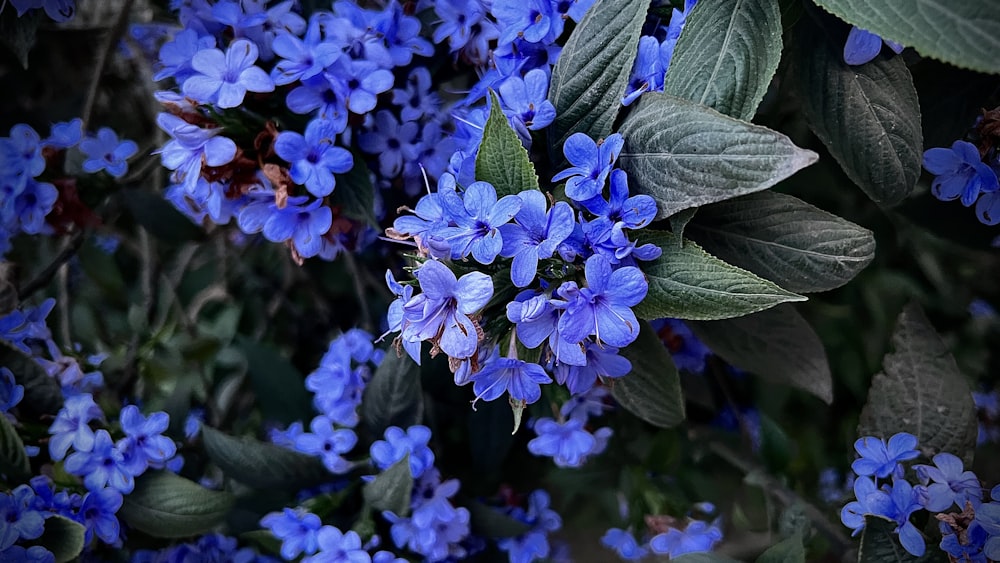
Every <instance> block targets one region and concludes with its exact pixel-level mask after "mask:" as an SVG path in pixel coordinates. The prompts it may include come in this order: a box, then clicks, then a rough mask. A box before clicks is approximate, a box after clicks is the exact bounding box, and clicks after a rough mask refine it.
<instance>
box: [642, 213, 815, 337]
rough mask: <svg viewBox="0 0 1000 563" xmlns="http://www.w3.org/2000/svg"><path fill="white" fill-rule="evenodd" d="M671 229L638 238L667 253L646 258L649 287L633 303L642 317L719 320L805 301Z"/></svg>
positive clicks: (644, 234)
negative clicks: (679, 236)
mask: <svg viewBox="0 0 1000 563" xmlns="http://www.w3.org/2000/svg"><path fill="white" fill-rule="evenodd" d="M677 239H678V237H676V236H674V235H673V234H671V233H667V232H657V231H646V232H644V233H643V234H642V235H641V236H640V237H639V242H640V243H652V244H655V245H656V246H659V247H660V248H661V249H662V250H663V253H662V254H661V255H660V257H659V258H657V259H656V260H653V261H652V262H647V263H644V264H642V266H641V267H642V270H643V272H645V274H646V278H647V279H648V280H649V293H648V294H647V295H646V298H645V299H644V300H643V301H642V303H639V305H637V306H636V307H634V310H635V314H636V315H638V316H639V317H640V318H643V319H660V318H664V317H672V318H678V319H692V320H717V319H727V318H731V317H739V316H742V315H749V314H750V313H756V312H757V311H762V310H764V309H767V308H769V307H773V306H775V305H777V304H779V303H784V302H786V301H804V300H805V297H802V296H801V295H796V294H794V293H790V292H788V291H785V290H783V289H781V288H780V287H778V286H777V285H775V284H773V283H771V282H769V281H767V280H765V279H762V278H759V277H757V276H756V275H754V274H752V273H750V272H747V271H746V270H742V269H740V268H737V267H736V266H732V265H730V264H727V263H725V262H723V261H722V260H719V259H718V258H716V257H714V256H712V255H710V254H708V253H706V252H705V251H704V250H702V249H701V248H700V247H699V246H698V245H697V244H695V243H693V242H690V241H684V242H683V245H682V244H681V242H680V241H678V240H677Z"/></svg>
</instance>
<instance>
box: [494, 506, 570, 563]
mask: <svg viewBox="0 0 1000 563" xmlns="http://www.w3.org/2000/svg"><path fill="white" fill-rule="evenodd" d="M550 502H551V500H550V499H549V494H548V493H546V492H545V491H544V490H542V489H538V490H536V491H534V492H532V493H531V494H530V495H528V503H527V507H526V508H522V507H520V506H513V507H509V508H507V509H506V513H507V515H508V516H510V517H511V518H514V519H515V520H517V521H519V522H522V523H524V524H527V525H528V526H530V528H529V529H528V531H526V532H524V533H523V534H521V535H518V536H514V537H511V538H504V539H502V540H500V541H498V542H497V547H499V548H500V549H501V550H502V551H505V552H507V555H508V556H509V557H510V561H511V563H530V562H531V561H534V560H536V559H544V558H546V557H549V556H550V555H551V553H550V552H551V551H552V547H551V546H550V545H549V534H550V533H552V532H555V531H557V530H559V528H562V518H561V517H560V516H559V514H558V513H556V511H554V510H552V509H551V508H549V504H550Z"/></svg>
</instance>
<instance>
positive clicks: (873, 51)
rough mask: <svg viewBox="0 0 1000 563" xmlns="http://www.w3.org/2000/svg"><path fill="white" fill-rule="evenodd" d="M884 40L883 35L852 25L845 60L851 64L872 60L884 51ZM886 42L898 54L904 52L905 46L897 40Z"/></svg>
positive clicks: (861, 63)
mask: <svg viewBox="0 0 1000 563" xmlns="http://www.w3.org/2000/svg"><path fill="white" fill-rule="evenodd" d="M882 41H883V39H882V38H881V37H879V36H878V35H875V34H874V33H872V32H870V31H866V30H864V29H861V28H860V27H857V26H851V32H850V33H849V34H847V42H846V43H844V62H845V63H847V64H849V65H863V64H865V63H867V62H870V61H872V60H873V59H874V58H875V57H877V56H878V54H879V53H880V52H881V51H882ZM885 44H886V45H888V46H889V48H890V49H892V50H893V52H895V53H896V54H897V55H898V54H899V53H902V52H903V46H902V45H900V44H899V43H896V42H895V41H889V40H888V39H886V40H885Z"/></svg>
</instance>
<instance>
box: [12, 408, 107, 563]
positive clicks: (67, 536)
mask: <svg viewBox="0 0 1000 563" xmlns="http://www.w3.org/2000/svg"><path fill="white" fill-rule="evenodd" d="M0 418H2V417H0ZM86 535H87V528H85V527H84V526H83V524H81V523H79V522H77V521H75V520H70V519H69V518H66V517H65V516H60V515H58V514H49V515H48V516H47V517H46V518H45V531H44V532H42V536H41V537H40V538H38V539H35V540H31V541H28V542H26V544H27V545H25V547H28V546H32V545H40V546H42V547H44V548H45V549H47V550H49V551H51V552H52V555H54V556H55V562H56V563H68V562H69V561H73V560H75V559H76V558H77V557H78V556H79V555H80V553H82V552H83V547H84V540H85V539H86Z"/></svg>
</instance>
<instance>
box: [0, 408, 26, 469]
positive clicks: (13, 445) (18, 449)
mask: <svg viewBox="0 0 1000 563" xmlns="http://www.w3.org/2000/svg"><path fill="white" fill-rule="evenodd" d="M0 475H3V476H5V477H6V480H7V481H9V482H11V483H27V482H28V480H29V479H31V464H30V463H29V462H28V453H27V452H25V451H24V442H22V441H21V436H19V435H18V433H17V428H14V425H13V424H11V422H10V421H9V420H7V417H5V416H3V415H2V414H0Z"/></svg>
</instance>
